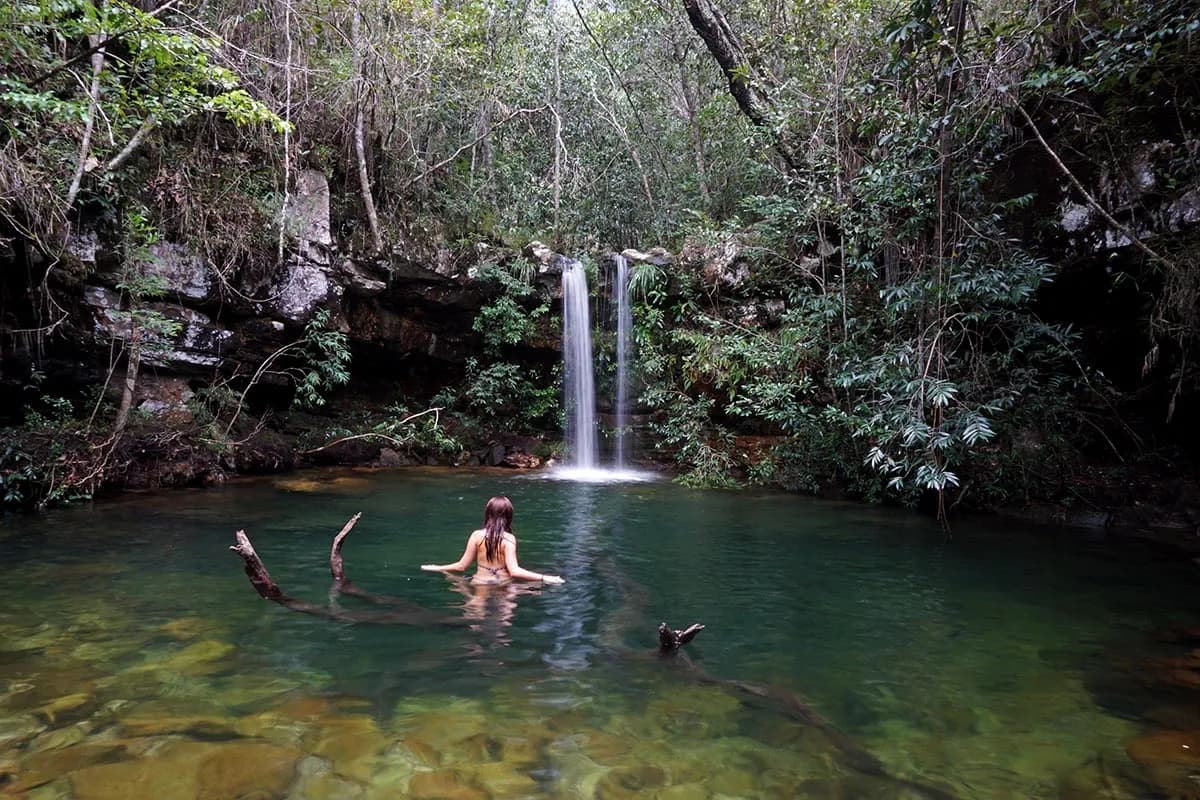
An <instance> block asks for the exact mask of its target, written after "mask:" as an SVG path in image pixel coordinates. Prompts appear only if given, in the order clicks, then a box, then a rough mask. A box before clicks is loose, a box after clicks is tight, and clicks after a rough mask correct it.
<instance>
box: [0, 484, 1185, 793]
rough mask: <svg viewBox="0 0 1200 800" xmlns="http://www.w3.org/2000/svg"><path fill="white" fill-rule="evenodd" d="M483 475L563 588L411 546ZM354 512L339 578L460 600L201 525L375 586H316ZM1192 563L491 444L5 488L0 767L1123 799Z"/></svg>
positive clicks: (460, 517)
mask: <svg viewBox="0 0 1200 800" xmlns="http://www.w3.org/2000/svg"><path fill="white" fill-rule="evenodd" d="M494 494H507V495H508V496H509V497H511V498H512V499H513V501H514V504H515V506H516V509H517V515H516V519H515V528H516V532H517V534H518V536H519V538H520V559H521V563H522V564H523V565H524V566H527V567H529V568H531V569H535V570H543V571H553V572H558V573H559V574H562V575H564V576H565V577H566V578H567V585H566V586H562V587H546V588H537V587H531V588H525V589H522V590H520V591H492V592H490V593H484V594H480V593H478V592H476V591H472V590H470V589H469V588H467V587H465V586H462V585H461V584H460V583H457V582H454V581H450V580H447V579H446V578H444V577H442V576H440V575H437V574H431V573H422V572H420V571H419V569H418V565H419V564H422V563H427V562H431V561H432V562H446V561H450V560H453V559H455V558H457V557H458V555H459V554H460V553H461V552H462V546H463V543H464V541H465V538H466V535H467V533H468V532H469V531H470V530H472V529H474V528H476V527H478V526H479V524H480V523H481V516H482V508H483V505H484V503H485V501H486V500H487V498H488V497H490V496H492V495H494ZM358 511H362V512H363V514H364V515H363V518H362V520H361V521H360V522H359V524H358V526H357V527H356V528H355V530H354V532H353V533H352V534H351V535H350V537H349V538H348V540H347V542H346V545H345V548H344V555H345V557H346V564H347V572H348V574H349V576H350V577H351V578H352V579H353V580H354V581H355V583H356V584H358V585H359V586H360V587H362V588H364V589H367V590H370V591H373V592H378V593H382V594H388V595H392V596H395V597H398V598H402V599H403V600H405V601H410V602H412V603H417V604H420V605H421V606H424V607H425V608H428V609H432V610H434V611H436V612H438V613H444V615H445V616H446V617H448V618H451V619H454V620H463V619H464V618H465V619H466V620H467V623H468V624H467V625H459V626H454V627H438V626H428V625H424V626H403V625H366V624H362V625H354V624H348V623H345V622H335V621H330V620H328V619H322V618H318V617H312V616H305V615H301V614H297V613H293V612H291V611H288V610H286V609H284V608H282V607H280V606H278V605H276V604H273V603H269V602H265V601H263V600H260V599H259V598H258V596H257V595H256V594H255V593H254V591H253V589H252V588H251V587H250V585H249V582H248V581H247V580H246V578H245V576H244V575H243V573H242V570H241V562H240V559H238V558H237V557H236V556H235V555H234V554H233V553H230V552H229V551H228V549H227V547H228V545H229V544H231V543H232V542H233V532H234V531H235V530H236V529H238V528H244V529H245V530H246V532H247V533H248V534H249V535H250V537H251V539H252V540H253V542H254V545H255V547H256V548H257V550H258V552H259V554H260V555H261V556H262V558H263V560H264V562H265V563H266V565H267V567H268V568H269V569H270V571H271V573H272V576H273V577H274V578H275V579H276V581H277V582H278V583H279V584H280V585H281V586H282V587H283V589H284V590H285V591H286V592H287V593H289V594H291V595H293V596H296V597H299V598H302V599H305V600H308V601H310V602H313V603H318V604H327V603H329V602H336V603H337V604H339V606H340V607H341V608H343V609H345V610H347V611H351V612H353V611H355V610H363V609H370V608H378V606H372V605H371V604H369V603H366V602H365V601H363V600H360V599H358V598H354V597H345V596H343V597H337V598H333V599H332V600H331V599H330V598H329V589H330V580H329V575H328V554H329V549H328V548H329V543H330V540H331V538H332V536H333V534H334V533H336V532H337V531H338V529H339V528H340V527H341V526H342V524H343V523H344V522H345V521H346V519H347V518H348V517H350V516H351V515H352V514H354V513H355V512H358ZM1196 572H1197V567H1196V566H1195V565H1194V564H1191V563H1189V562H1181V561H1177V560H1173V559H1168V558H1166V557H1164V556H1162V554H1160V553H1157V552H1156V551H1154V550H1151V549H1144V548H1141V547H1139V546H1138V545H1136V544H1131V543H1128V542H1125V543H1117V544H1106V543H1104V542H1095V541H1090V540H1088V539H1086V538H1081V537H1079V536H1078V535H1075V534H1071V533H1067V532H1058V533H1055V532H1049V531H1041V532H1035V531H1021V530H1014V529H1013V528H1012V527H1011V526H1003V525H998V524H995V523H990V522H988V523H972V522H960V523H959V525H958V527H957V529H956V536H955V538H954V539H953V540H951V541H946V540H945V539H944V538H943V537H942V535H941V533H940V532H939V531H938V530H937V529H936V528H935V527H934V526H933V525H932V524H931V523H930V522H929V521H928V520H926V519H922V518H917V517H913V516H910V515H906V514H903V513H894V512H888V511H885V510H881V509H873V508H865V507H861V506H855V505H839V504H830V503H823V502H817V501H813V500H809V499H806V498H800V497H795V496H790V495H781V494H752V493H725V492H695V491H689V490H685V489H682V488H679V487H676V486H673V485H671V484H667V483H647V482H642V483H631V484H587V483H568V482H561V481H545V480H538V479H536V478H533V477H530V476H522V475H516V474H513V473H507V472H478V473H463V472H458V473H443V472H423V471H417V470H412V471H407V470H406V471H395V472H382V473H376V474H369V473H351V472H337V473H315V474H312V475H308V476H301V477H289V478H285V479H280V480H264V481H262V482H258V483H250V484H239V485H236V486H232V487H228V488H224V489H220V490H215V491H204V492H180V493H172V494H165V495H159V496H153V497H142V498H136V497H135V498H126V499H123V500H120V501H117V502H112V503H106V504H101V505H98V506H95V507H93V508H81V509H68V510H63V511H56V512H52V513H48V514H45V515H41V516H37V517H25V518H13V519H9V520H8V521H7V522H6V523H5V525H4V527H3V528H0V582H2V585H3V586H4V594H3V600H2V601H0V676H3V682H0V775H3V776H5V777H3V778H0V792H3V791H7V792H9V793H14V794H17V795H18V796H20V794H19V793H20V792H28V793H29V794H28V796H29V797H31V798H35V797H36V798H38V800H42V799H43V798H51V797H77V798H84V800H87V799H88V798H109V797H128V798H138V797H147V798H155V800H167V799H168V798H174V797H180V798H186V797H205V798H208V797H212V798H222V797H295V798H301V797H303V798H331V797H349V798H357V797H362V798H370V797H405V796H407V797H456V798H484V797H497V798H499V797H586V798H591V797H603V798H615V797H661V798H674V799H675V800H686V799H687V798H708V797H713V798H716V797H722V796H725V797H897V798H901V797H944V796H951V797H964V798H965V797H972V798H1026V797H1142V796H1154V795H1153V794H1152V793H1151V790H1150V789H1148V788H1147V786H1148V784H1147V782H1146V781H1147V777H1148V773H1147V772H1146V770H1145V769H1144V768H1143V766H1144V765H1139V764H1138V763H1135V762H1134V761H1133V760H1131V759H1130V757H1129V756H1128V755H1127V754H1126V749H1127V746H1128V745H1129V744H1130V742H1133V741H1136V740H1137V739H1138V737H1140V736H1143V735H1144V734H1145V733H1146V732H1147V731H1153V730H1157V729H1158V728H1159V727H1161V726H1162V725H1163V724H1164V723H1163V720H1164V719H1179V718H1183V719H1186V718H1187V715H1188V713H1189V712H1190V710H1192V709H1194V708H1195V707H1196V704H1195V702H1194V697H1195V695H1190V694H1187V693H1180V692H1174V693H1168V692H1162V691H1159V690H1158V689H1159V688H1161V687H1157V686H1154V685H1147V681H1145V680H1144V679H1139V678H1138V675H1139V673H1138V671H1137V670H1136V669H1135V668H1133V666H1131V665H1134V664H1135V663H1136V658H1138V657H1140V655H1141V654H1142V653H1143V652H1147V653H1148V652H1149V651H1148V648H1149V647H1151V644H1152V643H1153V641H1154V638H1153V636H1152V633H1153V632H1154V631H1155V630H1158V629H1161V628H1164V627H1169V626H1172V625H1192V626H1195V625H1196V624H1197V621H1198V620H1200V599H1198V598H1197V596H1196V592H1195V590H1194V586H1195V579H1196V577H1197V575H1196ZM660 621H667V622H669V623H670V624H671V625H672V626H673V627H684V626H685V625H687V624H689V623H691V622H703V623H705V624H706V625H707V626H708V629H707V630H705V631H704V632H703V633H701V634H700V635H699V636H698V637H697V639H696V640H695V641H694V642H693V643H692V644H690V645H688V647H687V648H686V651H687V653H688V654H689V656H690V659H691V662H692V664H694V665H695V666H696V667H698V668H699V670H690V669H687V668H686V666H685V665H683V664H678V663H674V662H663V661H661V660H659V659H657V658H654V657H652V656H651V655H650V654H652V653H653V649H654V647H655V642H656V638H655V628H656V627H657V624H658V623H659V622H660ZM1143 678H1144V676H1143ZM735 681H741V682H743V685H742V686H738V685H735V683H734V682H735ZM744 682H754V683H755V687H753V688H751V689H748V688H747V686H746V685H745V683H744ZM1151 683H1152V682H1151ZM764 686H769V687H772V689H773V690H775V691H776V692H782V693H789V692H790V693H792V695H791V696H792V697H793V698H795V699H797V700H798V701H799V702H803V703H804V706H803V709H806V710H805V711H802V712H797V710H796V708H795V707H792V708H791V709H790V710H789V708H788V707H785V705H783V704H782V702H783V701H781V700H780V697H781V696H783V695H775V696H771V697H766V698H763V697H758V696H756V695H755V694H754V692H755V691H762V687H764ZM1184 726H1185V727H1186V723H1185V724H1184ZM1175 727H1180V725H1179V724H1176V725H1175ZM1195 728H1200V723H1196V724H1193V725H1192V729H1193V730H1194V729H1195ZM864 753H865V754H869V756H870V757H872V758H874V759H878V764H879V765H881V766H880V767H878V768H877V767H874V766H871V765H869V764H868V765H866V766H864V764H863V763H862V758H861V756H862V754H864ZM1185 767H1186V765H1185ZM1187 768H1188V769H1190V767H1187ZM1149 777H1151V778H1154V779H1155V781H1156V782H1157V783H1158V784H1159V785H1162V784H1163V783H1164V780H1165V781H1167V782H1168V783H1169V781H1170V780H1173V779H1174V778H1173V776H1168V778H1166V779H1164V778H1163V777H1162V776H1161V775H1157V776H1156V775H1150V776H1149ZM1186 778H1187V776H1186V775H1184V777H1183V780H1186Z"/></svg>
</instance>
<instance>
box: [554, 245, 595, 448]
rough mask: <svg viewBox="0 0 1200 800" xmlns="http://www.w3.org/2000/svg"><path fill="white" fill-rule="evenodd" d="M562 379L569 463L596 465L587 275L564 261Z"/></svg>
mask: <svg viewBox="0 0 1200 800" xmlns="http://www.w3.org/2000/svg"><path fill="white" fill-rule="evenodd" d="M562 287H563V366H564V369H565V371H566V375H565V380H564V382H563V393H564V398H563V400H564V403H565V405H566V409H567V446H568V448H569V451H568V459H567V460H568V464H569V465H570V466H571V467H574V468H576V469H586V470H592V469H595V468H596V465H597V462H596V387H595V383H594V382H593V379H592V328H591V323H590V321H589V319H588V286H587V274H586V273H585V272H584V271H583V265H582V264H580V263H579V262H578V261H575V260H571V261H568V262H566V263H565V264H564V266H563V273H562Z"/></svg>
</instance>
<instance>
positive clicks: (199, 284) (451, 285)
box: [0, 170, 558, 422]
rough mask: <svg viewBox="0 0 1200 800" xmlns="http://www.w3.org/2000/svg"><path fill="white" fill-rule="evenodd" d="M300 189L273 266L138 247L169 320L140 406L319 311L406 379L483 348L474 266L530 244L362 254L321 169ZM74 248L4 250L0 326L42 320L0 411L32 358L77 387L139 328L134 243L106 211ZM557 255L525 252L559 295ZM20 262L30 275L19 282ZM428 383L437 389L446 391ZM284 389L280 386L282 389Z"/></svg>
mask: <svg viewBox="0 0 1200 800" xmlns="http://www.w3.org/2000/svg"><path fill="white" fill-rule="evenodd" d="M296 186H297V189H296V192H295V194H294V195H293V196H292V197H291V198H290V199H289V202H288V204H287V208H286V212H285V220H284V231H285V234H286V236H285V238H284V242H283V258H282V259H281V260H280V262H279V264H278V266H277V267H276V269H275V270H274V272H273V274H268V275H266V276H264V275H262V274H257V275H250V274H248V273H247V274H242V273H240V272H238V271H237V270H230V271H227V272H223V271H222V269H221V268H219V267H218V265H216V264H213V263H209V262H207V261H206V260H205V259H204V258H202V257H201V256H200V255H199V254H198V253H197V252H195V251H194V250H192V249H190V248H189V247H188V246H187V245H185V244H182V243H178V242H157V243H154V244H152V245H150V246H148V247H146V248H143V249H142V250H141V251H140V252H139V253H138V255H137V256H136V257H137V258H138V259H139V260H140V263H139V265H138V266H139V272H140V273H141V274H142V275H147V276H153V277H154V278H155V279H156V280H157V281H158V282H159V284H160V285H161V286H163V287H164V288H165V292H163V293H162V294H161V295H159V296H157V297H155V298H154V299H153V301H151V302H148V303H147V304H146V306H145V307H146V308H147V309H148V310H150V311H154V312H157V314H159V315H161V317H162V318H163V319H165V320H168V321H170V322H171V323H173V324H172V325H171V326H170V328H171V330H170V332H169V333H167V334H165V335H160V336H158V338H157V339H156V340H155V341H154V346H153V347H150V348H148V349H147V353H146V355H145V357H144V363H145V366H146V370H144V371H143V374H142V376H141V377H140V378H139V382H138V383H139V386H138V396H137V398H136V402H137V404H138V406H139V407H141V408H142V409H143V410H146V411H152V412H167V411H171V412H172V413H174V412H178V411H179V409H181V408H182V404H183V402H184V401H186V399H187V397H188V396H189V395H190V392H191V391H192V389H196V388H199V387H201V386H204V385H207V383H209V382H211V381H212V380H214V379H215V378H216V377H217V376H228V375H233V374H241V375H249V374H253V373H254V371H255V370H256V369H257V368H258V367H259V365H261V364H262V362H263V361H264V359H266V358H267V357H268V356H269V355H270V354H271V353H272V352H274V351H276V350H278V349H279V348H280V347H282V346H284V345H286V344H287V343H289V342H292V341H295V340H296V339H297V337H298V336H299V335H300V334H301V332H302V330H303V327H304V325H305V324H306V323H308V322H309V321H311V320H312V319H313V318H314V316H315V315H316V314H317V313H318V312H320V311H324V312H325V313H327V314H328V321H329V322H328V324H329V325H330V327H332V328H333V329H335V330H338V331H341V332H343V333H345V334H347V335H348V336H349V338H350V342H351V346H352V349H354V350H355V353H356V357H357V356H358V355H359V352H360V351H361V353H362V354H363V357H364V358H365V359H366V360H367V362H368V363H369V364H370V365H371V367H372V369H376V370H384V371H392V372H394V376H393V377H395V378H397V379H400V380H402V379H403V378H404V373H406V372H413V373H417V374H419V375H420V380H422V381H426V382H430V381H432V382H436V381H437V380H438V375H439V373H443V374H445V375H455V374H458V373H460V372H461V365H462V364H463V362H464V361H465V360H466V359H467V358H468V357H469V356H471V355H473V354H477V352H478V350H479V347H480V337H479V335H478V334H476V333H475V332H474V331H473V330H472V323H473V320H474V318H475V316H476V315H477V313H478V312H479V310H480V308H481V307H482V306H483V305H484V304H485V303H486V302H487V300H488V292H489V288H488V287H487V286H485V285H483V284H481V283H480V282H478V281H476V280H475V278H474V275H475V270H474V268H473V267H474V266H475V265H476V264H478V263H480V262H481V261H483V260H490V261H495V262H504V261H508V260H511V259H516V258H522V257H523V256H522V255H521V253H519V252H517V251H515V250H507V249H503V248H497V247H491V246H487V245H478V246H476V247H475V248H474V249H471V250H470V251H468V252H466V253H462V254H453V253H450V252H448V251H444V252H442V253H440V254H439V255H438V257H437V258H436V259H435V260H434V262H433V263H423V262H422V261H419V260H416V259H414V258H410V257H408V256H407V255H406V254H405V253H402V252H393V253H390V254H388V255H386V256H383V257H379V258H372V259H363V258H358V257H354V256H352V255H348V254H346V253H344V252H342V251H341V250H340V249H339V247H338V243H337V242H336V241H335V240H334V238H333V236H332V235H331V232H330V217H329V209H330V196H329V184H328V182H327V180H326V178H325V176H324V175H323V174H322V173H320V172H318V171H315V170H305V171H302V172H301V173H300V174H299V176H298V178H297V182H296ZM538 249H539V253H540V251H541V250H543V249H546V248H541V247H540V246H539V248H538ZM65 250H66V252H65V254H64V257H63V258H62V259H61V260H59V261H58V262H56V263H46V262H44V261H43V260H41V259H39V257H38V256H37V255H35V254H33V253H26V252H24V251H22V250H20V249H19V248H18V249H12V250H10V252H9V253H8V254H7V258H5V255H6V254H4V253H3V252H0V261H2V260H7V261H9V262H10V264H11V268H6V270H5V272H6V276H7V277H8V280H7V281H6V282H5V283H4V285H3V286H2V287H0V296H2V297H3V317H2V318H0V327H2V328H7V330H8V331H9V332H10V334H11V332H13V331H18V330H35V329H39V328H44V330H42V331H41V332H39V333H35V334H31V335H28V336H25V337H24V339H22V338H21V337H19V336H13V337H12V338H13V341H14V342H15V343H16V345H17V346H16V347H14V348H12V349H11V350H10V351H9V352H8V353H6V358H5V359H4V360H3V361H2V362H0V385H2V388H0V409H2V410H0V415H2V416H0V420H3V419H7V421H9V422H17V421H19V419H20V410H19V406H20V405H21V402H22V398H23V397H25V396H27V395H29V392H28V391H25V390H24V388H27V384H28V383H29V377H30V375H31V374H34V373H35V370H34V368H33V367H34V364H35V362H36V364H38V365H41V366H40V367H39V368H38V369H39V370H40V371H42V372H44V373H45V378H44V380H47V381H49V383H50V384H51V385H50V386H45V385H43V386H41V387H40V389H41V390H42V391H47V390H49V391H48V392H47V393H61V394H64V395H66V394H70V393H71V391H72V390H73V389H74V390H78V389H80V388H82V387H86V386H88V385H93V384H95V383H96V382H97V381H104V380H105V377H106V376H107V373H108V371H109V362H110V358H111V352H112V350H113V348H114V343H116V344H117V345H118V346H119V345H120V344H121V343H122V342H125V341H127V340H128V339H129V337H130V335H131V331H130V319H129V318H130V315H129V313H128V308H129V300H128V297H127V296H126V295H127V293H126V292H124V291H123V289H122V278H121V271H122V270H121V266H122V262H121V259H122V258H123V257H129V256H128V255H125V256H123V255H122V253H125V252H126V251H127V250H128V247H127V243H123V242H120V241H117V240H115V239H114V237H113V235H112V234H111V232H110V231H109V230H106V226H105V223H104V222H103V221H102V220H90V221H89V220H85V221H83V222H82V223H80V226H79V229H78V230H76V231H75V232H74V233H73V234H72V235H71V236H70V238H69V240H68V243H67V246H66V248H65ZM531 252H532V251H531ZM547 252H549V251H548V250H547ZM542 255H545V254H542ZM554 256H556V254H553V253H550V257H549V258H538V257H534V256H531V257H530V259H531V260H532V261H534V262H535V263H536V264H538V265H539V273H540V275H541V277H542V278H543V280H542V281H540V282H539V284H540V288H541V291H542V292H543V293H545V294H546V295H548V296H551V297H553V295H554V294H555V291H556V287H557V283H558V282H557V280H549V279H550V278H552V277H553V275H552V273H553V261H554ZM22 271H24V278H25V279H24V280H16V279H14V278H13V276H14V275H17V274H18V273H21V272H22ZM43 274H44V277H43ZM31 300H32V302H30V301H31ZM534 346H535V348H542V349H545V350H546V351H547V352H546V354H545V356H544V357H545V358H552V357H554V356H553V352H554V350H555V349H556V348H557V347H558V342H557V341H556V340H555V339H554V338H553V337H541V338H540V341H539V342H537V343H536V344H535V345H534ZM356 360H357V358H356ZM118 377H119V376H118ZM117 382H118V381H117V379H115V378H114V379H113V380H111V381H110V384H111V386H113V387H115V386H116V385H117ZM265 382H266V383H269V382H270V379H269V377H268V378H267V379H266V381H265ZM189 386H190V387H191V388H190V389H189ZM23 387H24V388H23ZM428 388H429V389H430V393H432V391H433V390H436V388H438V387H436V386H431V387H428ZM286 395H287V392H282V391H281V393H280V397H281V398H283V397H285V396H286Z"/></svg>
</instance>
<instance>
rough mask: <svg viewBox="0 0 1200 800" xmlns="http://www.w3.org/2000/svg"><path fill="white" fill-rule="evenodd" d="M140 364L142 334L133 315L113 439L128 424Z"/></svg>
mask: <svg viewBox="0 0 1200 800" xmlns="http://www.w3.org/2000/svg"><path fill="white" fill-rule="evenodd" d="M141 363H142V332H141V329H140V328H138V326H137V320H136V319H134V316H133V313H132V312H130V316H129V353H128V355H127V356H126V359H125V388H124V389H123V390H122V392H121V405H120V406H119V407H118V408H117V419H116V422H114V423H113V439H114V440H116V439H119V438H121V434H122V433H124V432H125V425H126V424H127V423H128V422H129V412H130V410H131V409H132V408H133V393H134V390H135V389H136V388H137V379H138V368H139V367H140V366H141Z"/></svg>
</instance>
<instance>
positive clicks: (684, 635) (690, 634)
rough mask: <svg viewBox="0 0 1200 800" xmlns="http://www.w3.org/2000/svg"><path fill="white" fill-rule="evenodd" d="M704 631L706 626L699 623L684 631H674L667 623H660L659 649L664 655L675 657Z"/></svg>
mask: <svg viewBox="0 0 1200 800" xmlns="http://www.w3.org/2000/svg"><path fill="white" fill-rule="evenodd" d="M702 630H704V626H703V625H701V624H700V623H698V622H694V623H692V624H691V625H689V626H688V627H686V628H684V629H683V630H681V631H680V630H672V629H671V628H670V627H669V626H668V625H667V623H665V622H660V623H659V624H658V649H659V652H660V653H662V654H663V655H674V654H675V653H677V652H679V648H681V647H683V646H684V645H685V644H687V643H688V642H690V641H691V640H692V639H693V638H695V636H696V634H697V633H699V632H700V631H702Z"/></svg>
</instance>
